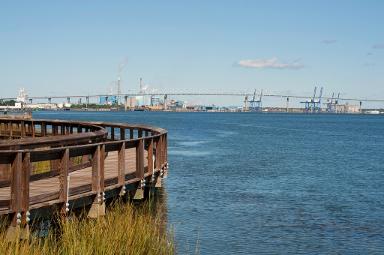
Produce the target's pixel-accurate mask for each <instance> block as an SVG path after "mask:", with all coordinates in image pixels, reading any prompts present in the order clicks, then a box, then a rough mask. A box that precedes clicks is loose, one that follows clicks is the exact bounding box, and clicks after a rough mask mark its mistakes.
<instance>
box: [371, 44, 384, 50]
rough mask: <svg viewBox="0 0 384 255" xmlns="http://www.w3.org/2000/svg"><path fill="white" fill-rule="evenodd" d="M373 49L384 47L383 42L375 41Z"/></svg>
mask: <svg viewBox="0 0 384 255" xmlns="http://www.w3.org/2000/svg"><path fill="white" fill-rule="evenodd" d="M372 48H374V49H384V43H377V44H374V45H373V46H372Z"/></svg>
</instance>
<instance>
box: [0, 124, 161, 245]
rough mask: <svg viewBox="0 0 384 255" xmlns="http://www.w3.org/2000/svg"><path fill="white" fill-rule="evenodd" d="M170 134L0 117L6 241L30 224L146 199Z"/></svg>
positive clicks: (0, 202)
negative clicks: (121, 201)
mask: <svg viewBox="0 0 384 255" xmlns="http://www.w3.org/2000/svg"><path fill="white" fill-rule="evenodd" d="M167 162H168V161H167V131H166V130H164V129H161V128H155V127H150V126H146V125H132V124H125V123H106V122H79V121H63V120H38V119H17V118H16V119H15V118H0V216H1V217H5V218H7V219H8V222H9V228H8V232H7V236H9V238H10V239H12V237H14V236H15V234H16V233H20V231H21V233H23V236H28V233H29V223H30V222H31V220H34V219H37V218H40V217H41V216H42V215H43V214H45V215H46V214H48V215H50V216H52V215H53V214H54V212H59V213H60V214H61V215H62V216H64V217H65V216H66V215H67V214H68V212H69V211H70V210H72V209H76V208H86V207H87V208H89V211H88V217H90V218H96V217H99V216H102V215H104V214H105V201H106V200H107V199H113V198H118V197H126V198H128V197H129V198H132V199H145V198H146V197H148V196H149V194H150V192H151V190H153V188H155V187H160V186H161V179H162V178H163V177H164V176H165V175H166V174H167V169H168V163H167Z"/></svg>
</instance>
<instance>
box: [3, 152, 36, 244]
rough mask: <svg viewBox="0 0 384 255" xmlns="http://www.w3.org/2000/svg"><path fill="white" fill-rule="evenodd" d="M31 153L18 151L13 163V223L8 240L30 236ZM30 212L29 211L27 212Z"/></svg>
mask: <svg viewBox="0 0 384 255" xmlns="http://www.w3.org/2000/svg"><path fill="white" fill-rule="evenodd" d="M29 165H30V155H29V153H28V154H25V156H24V158H23V154H22V152H17V153H16V155H15V158H14V160H13V162H12V163H11V169H12V176H11V210H12V216H11V217H12V218H11V225H10V226H9V227H8V229H7V233H6V240H8V241H14V240H15V239H16V238H20V239H27V238H28V237H29V227H28V225H27V223H28V221H29V218H28V216H29V212H28V208H29V173H30V172H29V171H30V166H29ZM27 212H28V213H27Z"/></svg>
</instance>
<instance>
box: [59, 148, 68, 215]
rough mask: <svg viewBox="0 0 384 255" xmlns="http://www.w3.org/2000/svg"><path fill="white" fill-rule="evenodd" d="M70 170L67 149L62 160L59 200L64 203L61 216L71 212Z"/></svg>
mask: <svg viewBox="0 0 384 255" xmlns="http://www.w3.org/2000/svg"><path fill="white" fill-rule="evenodd" d="M68 170H69V149H68V148H66V149H65V150H64V152H63V154H62V156H61V159H60V175H59V181H60V191H59V194H60V195H59V199H60V202H61V203H62V206H61V215H66V214H67V212H68V211H69V204H68V196H69V194H68V193H69V192H68V191H69V186H68V185H69V183H68V178H69V175H68V172H69V171H68Z"/></svg>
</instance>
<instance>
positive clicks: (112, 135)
mask: <svg viewBox="0 0 384 255" xmlns="http://www.w3.org/2000/svg"><path fill="white" fill-rule="evenodd" d="M111 140H112V141H113V140H115V128H114V127H111Z"/></svg>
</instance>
